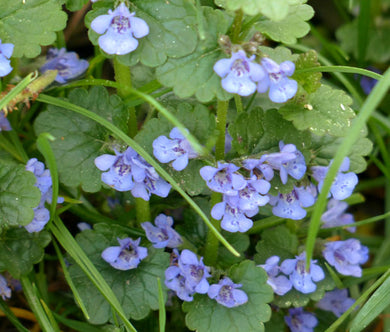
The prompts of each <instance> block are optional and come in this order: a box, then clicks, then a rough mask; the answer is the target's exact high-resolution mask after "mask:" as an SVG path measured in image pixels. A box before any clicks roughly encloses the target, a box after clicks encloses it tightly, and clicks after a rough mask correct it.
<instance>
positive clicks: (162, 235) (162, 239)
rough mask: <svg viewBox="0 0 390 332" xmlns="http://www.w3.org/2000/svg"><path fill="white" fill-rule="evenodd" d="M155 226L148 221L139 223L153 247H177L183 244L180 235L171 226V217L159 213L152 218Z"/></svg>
mask: <svg viewBox="0 0 390 332" xmlns="http://www.w3.org/2000/svg"><path fill="white" fill-rule="evenodd" d="M154 223H155V225H156V226H153V225H152V223H150V222H149V221H147V222H144V223H142V224H141V227H142V228H143V229H144V230H145V234H146V237H147V238H148V240H149V241H150V242H152V245H153V247H155V248H165V247H168V248H177V247H179V246H181V245H182V244H183V240H182V238H181V236H180V235H179V234H178V233H177V232H176V231H175V230H174V229H173V228H172V225H173V218H172V217H168V216H166V215H165V214H160V215H158V216H157V217H156V219H154Z"/></svg>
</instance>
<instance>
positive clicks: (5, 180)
mask: <svg viewBox="0 0 390 332" xmlns="http://www.w3.org/2000/svg"><path fill="white" fill-rule="evenodd" d="M36 181H37V179H36V177H35V175H34V174H33V173H32V172H29V171H26V170H25V168H24V166H22V165H13V164H12V163H4V162H3V161H1V163H0V231H1V230H3V229H5V228H9V227H11V226H26V225H28V224H29V223H30V222H31V221H32V220H33V217H34V211H33V209H34V208H35V207H37V206H38V204H39V201H40V199H41V195H40V191H39V189H38V188H37V187H35V186H34V184H35V182H36Z"/></svg>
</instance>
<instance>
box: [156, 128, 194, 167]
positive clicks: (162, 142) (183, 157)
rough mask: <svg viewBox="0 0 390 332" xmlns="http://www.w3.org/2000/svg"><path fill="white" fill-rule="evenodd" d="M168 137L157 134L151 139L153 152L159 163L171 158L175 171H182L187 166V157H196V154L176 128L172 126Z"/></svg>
mask: <svg viewBox="0 0 390 332" xmlns="http://www.w3.org/2000/svg"><path fill="white" fill-rule="evenodd" d="M169 137H170V138H171V139H169V138H167V137H166V136H159V137H157V138H156V139H155V140H154V141H153V154H154V156H155V157H156V158H157V159H158V161H160V162H161V163H169V162H171V161H172V160H173V163H172V167H173V168H174V169H175V170H176V171H182V170H183V169H184V168H186V167H187V165H188V159H192V158H196V157H197V156H198V154H197V153H196V152H195V151H194V150H193V149H192V147H191V144H190V142H188V141H187V139H186V138H185V137H184V136H183V135H182V134H181V132H180V130H179V129H178V128H176V127H175V128H173V129H172V130H171V132H170V133H169Z"/></svg>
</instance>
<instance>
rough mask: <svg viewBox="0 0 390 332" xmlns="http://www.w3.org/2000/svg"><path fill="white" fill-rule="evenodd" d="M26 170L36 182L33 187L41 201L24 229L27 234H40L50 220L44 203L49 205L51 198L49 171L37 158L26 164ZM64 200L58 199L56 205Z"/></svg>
mask: <svg viewBox="0 0 390 332" xmlns="http://www.w3.org/2000/svg"><path fill="white" fill-rule="evenodd" d="M26 170H27V171H29V172H32V173H33V174H34V175H35V177H36V179H37V181H36V183H35V186H36V187H37V188H38V189H39V190H40V192H41V201H40V202H39V204H38V206H37V207H35V208H34V219H33V220H32V221H31V222H30V223H29V224H28V225H26V226H24V228H25V229H26V230H27V231H28V232H29V233H34V232H40V231H41V230H42V229H43V228H44V227H45V225H46V224H47V223H48V221H49V220H50V212H49V210H48V209H46V207H45V203H46V202H47V203H49V204H51V198H52V193H53V192H52V185H53V183H52V180H51V175H50V170H48V169H45V165H44V164H43V163H42V162H40V161H38V159H37V158H32V159H30V160H29V161H28V162H27V164H26ZM63 202H64V198H63V197H58V200H57V203H63Z"/></svg>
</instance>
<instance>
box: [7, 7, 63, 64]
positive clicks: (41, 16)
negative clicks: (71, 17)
mask: <svg viewBox="0 0 390 332" xmlns="http://www.w3.org/2000/svg"><path fill="white" fill-rule="evenodd" d="M62 3H63V1H61V0H27V1H24V2H23V1H21V0H20V1H15V0H2V1H0V39H2V42H3V43H12V44H14V45H15V48H14V52H13V54H12V56H14V57H18V58H20V57H22V56H25V57H28V58H34V57H36V56H37V55H39V54H40V53H41V47H40V46H41V45H45V46H46V45H50V44H52V43H53V42H54V41H55V40H56V34H55V32H56V31H60V30H62V29H64V28H65V26H66V20H67V15H66V13H65V12H63V11H62V8H61V4H62Z"/></svg>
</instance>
